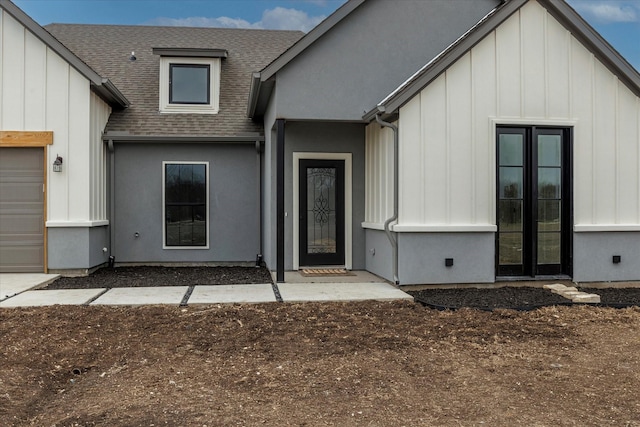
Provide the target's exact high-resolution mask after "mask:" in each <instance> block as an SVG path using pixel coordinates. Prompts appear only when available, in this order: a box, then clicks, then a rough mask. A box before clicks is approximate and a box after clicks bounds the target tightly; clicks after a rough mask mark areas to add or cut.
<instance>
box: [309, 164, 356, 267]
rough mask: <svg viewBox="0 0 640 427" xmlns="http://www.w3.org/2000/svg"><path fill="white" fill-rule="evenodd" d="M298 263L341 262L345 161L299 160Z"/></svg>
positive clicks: (323, 263) (343, 258) (330, 263)
mask: <svg viewBox="0 0 640 427" xmlns="http://www.w3.org/2000/svg"><path fill="white" fill-rule="evenodd" d="M299 173H300V175H299V183H300V185H299V189H300V194H299V202H300V207H299V211H298V212H299V221H300V223H299V228H298V230H299V235H300V237H299V241H300V242H299V244H300V248H299V249H300V252H299V254H300V265H301V266H318V265H344V264H345V240H344V239H345V230H344V209H345V198H344V197H345V196H344V160H315V159H301V160H300V167H299Z"/></svg>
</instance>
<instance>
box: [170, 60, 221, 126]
mask: <svg viewBox="0 0 640 427" xmlns="http://www.w3.org/2000/svg"><path fill="white" fill-rule="evenodd" d="M159 90H160V112H161V113H191V114H193V113H200V114H217V113H218V110H219V106H220V58H193V57H184V58H178V57H168V56H162V57H161V58H160V89H159Z"/></svg>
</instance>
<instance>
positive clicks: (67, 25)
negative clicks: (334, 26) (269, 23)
mask: <svg viewBox="0 0 640 427" xmlns="http://www.w3.org/2000/svg"><path fill="white" fill-rule="evenodd" d="M51 26H65V27H71V26H74V27H113V28H136V29H141V28H145V29H146V28H154V29H157V28H163V29H167V28H175V29H188V30H203V31H205V30H206V31H209V30H221V31H229V32H232V31H255V32H269V33H287V34H291V33H300V34H305V33H304V31H301V30H280V29H269V28H229V27H190V26H182V25H145V24H124V25H121V24H82V23H74V22H71V23H65V22H51V23H49V24H47V25H44V28H47V27H51Z"/></svg>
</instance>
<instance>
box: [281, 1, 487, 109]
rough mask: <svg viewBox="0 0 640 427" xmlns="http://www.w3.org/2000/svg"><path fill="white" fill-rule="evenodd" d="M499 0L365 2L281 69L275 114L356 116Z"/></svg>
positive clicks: (386, 93)
mask: <svg viewBox="0 0 640 427" xmlns="http://www.w3.org/2000/svg"><path fill="white" fill-rule="evenodd" d="M498 3H499V2H498V1H497V0H473V1H468V0H429V1H424V0H402V1H391V0H370V1H367V2H365V3H364V4H363V5H361V6H360V7H358V8H357V9H356V10H355V11H354V12H352V13H351V15H349V16H348V17H346V18H345V19H344V20H343V21H342V22H340V23H339V24H338V25H336V26H335V27H334V28H332V29H331V31H329V32H328V33H326V34H325V35H324V36H323V37H322V38H320V39H319V40H317V41H316V42H315V43H314V44H313V45H311V46H310V47H309V48H308V49H307V50H306V51H305V52H303V53H301V54H300V55H298V57H296V58H295V59H294V60H293V61H292V62H290V63H289V64H287V65H286V66H285V67H284V68H283V69H282V70H281V71H280V72H278V74H277V83H276V92H277V93H278V99H277V104H276V106H277V114H278V117H285V118H300V119H327V120H332V119H335V120H359V119H360V118H361V117H362V114H363V112H364V111H368V110H370V109H371V108H373V107H374V106H375V105H376V104H377V103H378V102H379V101H381V100H382V99H383V98H384V97H385V96H387V95H388V94H389V93H391V92H392V91H393V90H394V89H396V88H397V87H398V86H399V85H400V84H401V83H403V82H404V81H405V80H406V79H407V78H409V77H410V76H411V75H413V73H415V72H416V71H417V70H418V69H420V68H421V67H422V66H423V65H425V64H426V63H427V62H429V61H430V60H431V59H432V58H433V57H435V56H436V55H437V54H438V53H440V52H441V51H442V50H444V49H445V48H446V47H447V46H449V45H450V44H451V43H452V42H454V41H455V40H456V39H457V38H458V37H460V36H461V35H462V34H463V33H465V32H466V31H467V30H468V29H469V28H471V27H472V26H473V25H475V24H476V23H477V22H478V21H479V20H480V19H481V18H482V17H483V16H485V15H486V14H487V13H488V12H489V11H490V10H492V9H493V8H494V7H495V6H496V5H497V4H498Z"/></svg>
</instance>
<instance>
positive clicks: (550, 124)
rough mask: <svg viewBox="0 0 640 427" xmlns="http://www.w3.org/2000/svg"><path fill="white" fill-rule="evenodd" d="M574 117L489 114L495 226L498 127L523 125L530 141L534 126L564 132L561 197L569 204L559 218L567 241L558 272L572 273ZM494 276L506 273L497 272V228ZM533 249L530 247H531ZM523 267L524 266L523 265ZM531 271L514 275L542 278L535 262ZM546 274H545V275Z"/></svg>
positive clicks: (495, 222) (521, 126) (533, 133)
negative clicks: (500, 117) (519, 117)
mask: <svg viewBox="0 0 640 427" xmlns="http://www.w3.org/2000/svg"><path fill="white" fill-rule="evenodd" d="M576 124H577V121H575V120H549V119H542V120H536V119H524V120H523V119H496V118H490V132H491V141H492V142H493V144H494V149H493V150H492V151H491V153H492V156H493V158H492V163H493V171H494V178H493V181H494V183H495V185H493V186H492V191H493V206H494V210H493V214H494V217H493V223H494V224H496V227H498V193H497V191H498V158H497V153H498V145H497V141H498V128H499V127H507V128H522V129H526V132H527V133H528V134H529V136H530V138H531V141H533V138H534V135H535V132H534V129H535V128H540V129H545V128H546V129H549V128H551V129H557V130H561V131H563V133H564V134H565V136H566V138H567V141H566V146H565V147H563V153H565V154H566V156H567V158H566V161H565V162H563V164H562V170H563V172H562V179H563V182H567V181H568V186H563V189H562V199H563V200H566V201H567V203H568V204H569V206H568V208H567V209H566V210H564V209H563V211H562V212H561V218H562V221H563V222H564V223H565V224H566V227H567V229H566V230H564V231H563V235H564V236H566V238H567V242H566V245H563V246H564V248H563V249H562V253H561V257H562V260H564V262H563V263H561V265H562V268H563V270H564V271H563V272H561V273H560V275H561V276H564V275H566V276H569V277H573V234H574V213H573V212H574V191H573V186H574V164H573V156H574V138H575V126H576ZM530 167H533V166H532V165H525V168H530ZM494 240H495V254H494V258H495V269H494V271H495V276H496V278H498V277H502V278H504V277H509V276H504V275H499V274H498V269H499V260H498V256H499V254H498V230H497V231H496V236H495V239H494ZM532 250H533V249H532ZM525 270H526V267H525ZM531 273H532V275H531V276H528V275H525V276H516V277H529V278H534V279H535V278H536V277H542V278H544V277H545V276H544V274H536V271H535V266H534V271H532V272H531ZM547 277H548V276H547Z"/></svg>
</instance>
